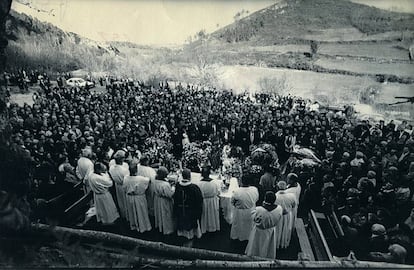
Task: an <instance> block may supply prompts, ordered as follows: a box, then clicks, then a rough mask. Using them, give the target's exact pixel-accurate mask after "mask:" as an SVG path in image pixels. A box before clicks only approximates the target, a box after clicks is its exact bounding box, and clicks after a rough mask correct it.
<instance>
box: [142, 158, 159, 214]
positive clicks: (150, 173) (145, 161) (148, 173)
mask: <svg viewBox="0 0 414 270" xmlns="http://www.w3.org/2000/svg"><path fill="white" fill-rule="evenodd" d="M140 163H141V164H139V165H138V173H137V175H140V176H144V177H148V178H149V179H150V182H149V184H148V189H147V191H146V196H147V202H148V214H149V215H150V216H154V181H155V176H156V174H157V173H156V172H155V170H154V169H153V168H151V167H150V166H148V165H149V158H148V157H147V156H143V157H142V158H141V160H140Z"/></svg>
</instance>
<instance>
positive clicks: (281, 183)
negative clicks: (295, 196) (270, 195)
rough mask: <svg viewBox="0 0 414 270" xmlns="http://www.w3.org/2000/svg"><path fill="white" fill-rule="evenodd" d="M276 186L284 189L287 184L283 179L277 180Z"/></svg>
mask: <svg viewBox="0 0 414 270" xmlns="http://www.w3.org/2000/svg"><path fill="white" fill-rule="evenodd" d="M277 188H278V190H285V189H286V188H287V184H286V182H285V181H283V180H282V181H279V182H277Z"/></svg>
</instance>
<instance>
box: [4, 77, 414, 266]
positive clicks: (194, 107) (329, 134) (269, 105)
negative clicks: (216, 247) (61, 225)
mask: <svg viewBox="0 0 414 270" xmlns="http://www.w3.org/2000/svg"><path fill="white" fill-rule="evenodd" d="M107 89H108V92H107V93H94V92H90V91H85V90H84V89H79V88H71V89H69V88H50V87H49V86H47V91H44V92H42V93H37V94H36V95H35V96H34V105H33V106H32V107H30V106H28V105H25V106H23V107H19V106H17V105H13V104H12V105H11V106H10V108H9V117H10V120H11V123H12V127H13V130H12V133H13V136H12V139H13V141H14V142H15V143H16V144H18V145H21V146H22V147H24V148H25V149H26V150H27V151H29V152H30V153H31V155H32V157H33V158H34V159H35V161H36V163H37V170H36V174H35V176H34V178H35V179H36V181H37V182H36V187H37V188H35V189H34V191H33V192H35V194H34V195H33V196H35V197H43V198H47V199H49V198H52V197H54V196H56V195H58V194H56V192H57V191H58V190H59V189H58V188H56V186H58V185H61V184H62V183H64V182H65V181H66V182H68V181H72V182H78V181H83V182H84V183H85V184H86V185H85V187H86V189H91V190H92V191H93V193H94V202H95V204H96V210H97V219H98V221H102V222H104V223H111V222H114V221H115V220H116V219H117V218H118V216H121V217H122V218H125V219H127V220H128V221H129V222H130V225H131V229H137V230H139V231H145V230H150V229H151V228H152V226H155V227H156V228H158V229H159V230H160V231H162V232H164V233H172V232H173V231H175V230H176V229H177V230H178V234H179V235H182V236H184V237H187V238H192V237H194V236H197V237H199V236H200V235H201V234H200V233H201V231H199V230H198V229H200V222H201V223H202V222H205V220H204V221H203V219H202V216H203V214H204V213H203V210H202V209H204V208H209V209H210V208H211V209H215V210H214V211H218V210H217V206H216V205H215V204H216V203H215V202H211V203H210V206H209V207H206V206H205V207H204V208H203V203H204V204H205V203H206V199H207V198H215V197H217V191H216V190H215V188H214V186H211V185H210V186H207V187H205V189H200V187H198V186H197V187H195V186H194V184H191V179H189V178H191V177H189V172H188V170H185V169H184V170H182V177H181V178H182V179H181V180H180V183H179V184H178V185H177V187H173V186H171V185H170V184H169V183H168V182H166V181H163V180H165V179H166V177H167V175H168V173H169V169H172V168H165V167H164V166H165V164H166V162H167V160H162V159H160V160H156V161H155V160H149V158H148V156H147V155H146V154H145V153H146V151H148V150H149V149H147V148H146V144H145V141H146V139H147V138H148V137H152V136H153V137H163V138H166V140H168V141H169V142H170V143H171V144H172V154H173V157H174V159H176V160H180V159H181V158H182V152H183V141H184V143H185V140H183V139H186V140H189V141H207V140H208V141H210V142H212V144H214V145H217V146H218V148H219V149H220V148H221V147H222V146H224V145H226V144H231V145H233V146H237V147H240V148H241V149H242V150H243V153H244V155H242V156H240V157H239V158H241V159H243V157H246V156H247V155H248V154H249V153H250V146H251V145H257V144H260V143H269V144H271V145H274V146H275V148H276V151H277V154H278V156H279V160H280V163H281V164H284V165H283V166H281V167H280V168H279V169H271V168H264V169H265V170H264V172H263V175H262V176H261V177H260V176H259V177H252V176H251V175H247V174H246V175H243V177H242V179H241V180H242V184H243V185H242V187H241V188H240V189H239V190H238V191H237V192H235V195H234V196H233V200H232V201H233V204H234V206H235V208H236V209H239V210H246V209H248V210H249V212H251V210H255V211H254V216H253V217H252V216H251V215H250V213H249V214H246V213H247V211H241V212H243V213H239V214H237V213H236V214H235V218H234V219H235V221H233V227H235V229H233V228H232V232H231V237H232V238H235V239H240V240H247V239H249V237H251V238H252V239H250V240H249V244H248V247H247V249H246V252H247V253H248V254H250V255H255V254H256V253H257V252H258V254H256V255H263V256H268V257H273V256H275V252H273V251H271V253H272V254H263V252H267V251H269V250H271V249H270V248H269V249H266V250H265V251H263V250H262V251H260V250H259V249H260V245H259V246H258V245H257V243H258V242H255V241H257V239H260V237H263V238H266V239H267V238H269V235H266V236H264V234H263V235H258V234H257V232H258V231H263V232H264V231H265V230H264V229H271V228H279V227H284V228H285V229H284V230H285V231H288V232H290V233H287V234H286V235H283V234H276V235H274V236H272V237H275V239H276V238H277V239H278V240H277V246H276V247H274V250H276V248H283V247H286V246H287V245H288V244H289V241H290V234H291V231H292V230H293V226H292V224H293V225H294V219H295V217H296V214H297V213H298V215H301V213H304V212H306V211H307V210H308V209H314V210H318V211H331V210H335V211H336V212H337V213H338V214H339V216H340V220H341V224H342V227H343V229H344V233H345V238H344V241H345V242H346V244H347V245H348V246H349V248H350V249H351V250H353V251H355V254H356V255H357V257H358V258H361V259H369V260H378V261H392V262H404V260H405V258H406V257H407V256H408V257H409V256H410V254H412V250H413V249H412V248H413V247H412V243H413V239H414V234H413V231H414V211H413V210H412V200H413V189H414V182H413V181H414V178H413V177H414V133H413V129H412V126H411V125H409V124H408V123H407V122H402V123H401V124H399V125H396V124H394V122H393V121H391V122H390V123H388V124H385V123H384V122H383V121H381V122H379V123H370V122H368V121H367V120H363V121H361V120H358V119H357V118H356V117H355V116H354V115H353V114H352V112H350V110H346V111H345V112H341V111H340V112H332V111H329V110H322V109H321V108H319V107H318V104H316V103H311V102H310V101H306V100H303V99H300V98H296V97H292V96H277V95H271V94H256V95H254V96H250V95H248V94H240V95H236V94H233V93H231V92H227V91H213V90H205V91H197V90H194V89H191V88H187V89H171V88H170V87H169V86H168V84H165V85H164V84H163V85H162V87H159V88H156V89H154V88H153V87H144V86H143V85H141V84H134V83H132V84H130V83H125V84H113V85H111V84H108V85H107ZM295 145H300V146H302V147H306V148H309V149H312V150H313V151H314V153H315V154H316V155H317V156H318V157H319V159H320V161H321V162H320V163H319V164H318V165H316V166H315V165H312V166H307V165H306V164H303V163H297V162H295V161H296V160H295V157H294V155H292V154H291V152H292V151H293V149H294V147H295ZM121 149H123V150H121ZM81 153H82V155H80V154H81ZM80 156H81V157H80ZM112 158H114V161H112V162H111V159H112ZM153 162H158V163H160V164H158V165H161V166H160V167H159V168H158V170H157V171H156V170H154V169H152V168H151V167H150V166H149V165H150V163H153ZM164 163H165V164H164ZM298 164H299V165H298ZM163 165H164V166H163ZM108 171H109V174H107V172H108ZM62 175H64V176H63V177H62ZM107 175H109V176H110V177H109V178H108V177H107ZM203 178H205V180H206V181H205V182H209V179H210V178H209V176H208V173H206V174H205V176H203ZM114 183H115V187H116V191H117V192H116V195H115V197H116V198H112V199H115V201H116V204H115V202H112V203H109V204H108V203H107V201H110V200H111V198H110V197H109V196H111V195H110V194H108V193H107V192H106V191H107V189H108V188H109V187H110V186H111V185H113V184H114ZM151 183H152V184H151ZM178 187H179V188H178ZM289 189H294V191H292V192H289V191H287V190H289ZM148 190H150V192H149V191H148ZM177 190H179V192H178V191H177ZM290 193H291V194H293V196H290V195H289V194H290ZM144 194H145V196H144ZM206 194H208V195H206ZM274 195H276V196H274ZM105 196H106V197H107V198H104V197H105ZM144 197H145V199H146V203H147V206H146V207H145V203H144ZM259 198H260V199H259ZM187 199H188V200H187ZM186 200H187V201H186ZM102 202H106V203H102ZM275 202H276V204H275ZM122 204H124V206H122ZM299 204H300V205H301V208H299V209H298V205H299ZM98 205H101V206H98ZM143 205H144V206H143ZM256 205H257V208H255V207H256ZM190 206H194V207H195V208H194V207H190ZM187 208H191V209H192V210H190V211H188V212H187V213H185V212H186V211H185V209H187ZM193 208H194V209H193ZM118 209H119V210H118ZM145 209H147V212H148V213H145ZM137 213H138V214H137ZM270 213H271V214H270ZM134 215H135V216H134ZM141 215H142V216H141ZM147 215H149V216H151V215H153V216H154V217H155V223H154V224H151V222H149V219H147ZM209 215H210V214H209ZM189 216H190V217H189ZM213 217H214V218H213ZM175 218H178V220H177V219H175ZM180 218H181V220H180ZM211 218H212V219H215V218H216V215H215V214H214V215H213V214H211ZM187 219H188V220H187ZM237 219H239V220H237ZM183 220H184V221H183ZM189 220H191V222H190V221H189ZM265 220H267V221H266V222H264V221H265ZM278 220H281V221H280V222H279V221H278ZM245 221H250V222H251V225H252V226H251V227H249V226H245V227H243V228H240V229H237V226H238V224H240V222H245ZM175 222H177V223H175ZM238 222H239V223H238ZM189 224H191V225H189ZM177 225H178V228H177V227H175V226H177ZM203 226H204V229H205V228H206V226H207V227H208V226H211V227H212V228H213V229H214V228H217V225H214V224H213V225H211V224H210V225H208V224H204V225H203ZM246 228H248V229H246ZM253 228H254V229H253ZM218 229H219V228H218ZM279 229H280V228H279ZM246 230H247V232H246ZM280 230H282V229H280ZM271 231H272V230H269V231H268V232H266V233H267V234H272V232H271ZM239 234H243V236H242V237H239V236H238V235H239ZM252 235H253V236H252ZM254 235H256V236H254ZM253 238H256V240H255V239H253ZM282 238H283V239H282Z"/></svg>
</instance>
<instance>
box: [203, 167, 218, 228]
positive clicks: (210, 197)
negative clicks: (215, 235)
mask: <svg viewBox="0 0 414 270" xmlns="http://www.w3.org/2000/svg"><path fill="white" fill-rule="evenodd" d="M201 177H202V179H201V181H200V182H199V183H198V186H199V188H200V190H201V193H202V194H203V213H202V215H201V222H200V223H201V224H200V227H201V233H206V232H215V231H220V207H219V203H220V199H219V195H220V188H219V186H218V185H217V183H216V182H214V181H212V179H211V178H210V167H208V166H207V167H203V168H202V169H201Z"/></svg>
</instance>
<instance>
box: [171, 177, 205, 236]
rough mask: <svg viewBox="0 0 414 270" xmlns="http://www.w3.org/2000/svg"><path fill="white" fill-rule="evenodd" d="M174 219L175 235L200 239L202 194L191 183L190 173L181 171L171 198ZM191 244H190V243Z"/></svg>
mask: <svg viewBox="0 0 414 270" xmlns="http://www.w3.org/2000/svg"><path fill="white" fill-rule="evenodd" d="M173 199H174V217H175V218H176V219H177V235H178V236H183V237H185V238H187V239H190V240H191V239H193V238H194V237H197V238H200V237H201V229H200V220H201V214H202V211H203V194H202V193H201V190H200V188H199V187H198V186H197V185H195V184H193V183H191V171H190V170H189V169H183V172H182V179H180V180H179V182H178V185H177V187H176V189H175V193H174V196H173ZM190 243H191V242H190Z"/></svg>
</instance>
